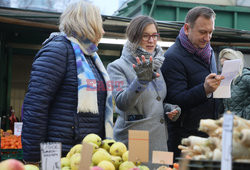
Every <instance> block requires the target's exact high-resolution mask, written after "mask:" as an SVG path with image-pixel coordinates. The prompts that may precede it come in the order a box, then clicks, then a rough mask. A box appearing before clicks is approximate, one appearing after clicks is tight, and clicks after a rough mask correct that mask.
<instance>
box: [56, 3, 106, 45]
mask: <svg viewBox="0 0 250 170" xmlns="http://www.w3.org/2000/svg"><path fill="white" fill-rule="evenodd" d="M59 29H60V31H62V32H64V33H65V34H66V35H67V36H74V35H76V37H75V38H77V37H81V38H83V37H86V38H88V39H89V40H90V41H91V42H93V43H98V42H99V41H100V39H101V38H102V35H103V27H102V17H101V14H100V10H99V8H97V7H96V6H94V5H92V4H91V3H90V2H86V1H84V0H79V1H77V2H74V3H71V4H70V5H68V7H67V8H66V9H65V10H64V12H63V13H62V15H61V16H60V25H59Z"/></svg>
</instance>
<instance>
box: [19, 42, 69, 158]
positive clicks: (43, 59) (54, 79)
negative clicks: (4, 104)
mask: <svg viewBox="0 0 250 170" xmlns="http://www.w3.org/2000/svg"><path fill="white" fill-rule="evenodd" d="M66 60H67V48H66V45H64V44H63V43H62V42H51V43H49V44H47V45H46V46H45V47H43V48H42V49H41V50H40V51H39V52H38V53H37V55H36V59H35V60H34V62H33V64H32V70H31V76H30V81H29V86H28V91H27V93H26V96H25V99H24V104H23V128H22V144H23V159H24V160H25V161H28V162H37V161H40V143H41V142H44V141H46V138H47V131H48V129H47V127H48V122H49V120H48V113H49V110H50V105H51V104H52V103H53V100H54V99H55V98H56V92H57V89H58V88H60V84H61V83H62V80H63V77H64V75H65V71H66Z"/></svg>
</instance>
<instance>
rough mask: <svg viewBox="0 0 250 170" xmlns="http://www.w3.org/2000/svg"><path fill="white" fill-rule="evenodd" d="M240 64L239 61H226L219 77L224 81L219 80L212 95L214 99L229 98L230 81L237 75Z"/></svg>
mask: <svg viewBox="0 0 250 170" xmlns="http://www.w3.org/2000/svg"><path fill="white" fill-rule="evenodd" d="M241 64H242V62H241V60H240V59H235V60H226V61H224V65H223V68H222V73H221V75H222V76H224V77H225V79H223V80H221V83H220V86H219V87H218V88H217V89H216V90H215V92H214V93H213V97H214V98H230V97H231V83H232V80H233V79H234V78H235V77H236V76H237V75H238V74H239V70H240V66H241Z"/></svg>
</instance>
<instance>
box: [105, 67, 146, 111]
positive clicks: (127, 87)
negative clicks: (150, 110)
mask: <svg viewBox="0 0 250 170" xmlns="http://www.w3.org/2000/svg"><path fill="white" fill-rule="evenodd" d="M131 67H132V65H131ZM107 71H108V74H109V76H110V79H111V81H112V84H113V91H112V94H113V97H114V99H115V102H116V106H117V107H118V108H119V109H120V110H122V111H127V110H129V109H130V108H132V107H134V106H135V105H136V104H137V102H138V99H139V97H140V95H141V93H142V92H143V91H144V90H145V89H146V88H147V86H148V85H147V84H145V85H144V84H141V83H139V81H138V79H137V78H136V76H135V78H134V79H133V80H131V82H130V80H128V79H127V78H126V73H125V71H124V70H123V69H122V68H121V67H120V65H119V64H118V63H117V62H114V63H111V64H109V65H108V67H107ZM126 71H128V72H130V71H131V70H129V69H127V70H126Z"/></svg>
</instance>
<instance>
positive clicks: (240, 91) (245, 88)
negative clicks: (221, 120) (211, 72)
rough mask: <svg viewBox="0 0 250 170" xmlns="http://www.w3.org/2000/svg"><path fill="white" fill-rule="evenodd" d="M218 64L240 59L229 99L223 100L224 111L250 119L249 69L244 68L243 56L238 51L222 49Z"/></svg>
mask: <svg viewBox="0 0 250 170" xmlns="http://www.w3.org/2000/svg"><path fill="white" fill-rule="evenodd" d="M219 58H220V63H221V65H222V66H223V64H224V61H226V60H234V59H241V61H242V65H241V69H240V72H239V74H238V76H237V77H236V78H235V79H234V80H233V82H232V84H231V98H228V99H223V103H224V107H225V111H228V110H229V111H231V112H234V113H235V114H236V115H238V116H240V117H242V118H245V119H248V120H249V119H250V69H249V68H246V67H244V55H243V54H242V53H241V52H240V51H235V50H233V49H230V48H225V49H223V50H222V51H221V52H220V54H219Z"/></svg>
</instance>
